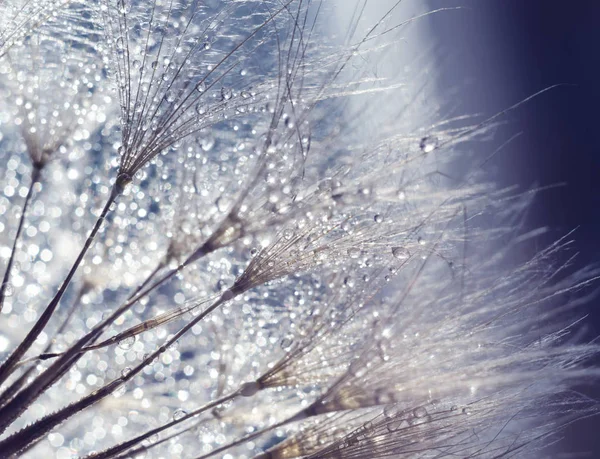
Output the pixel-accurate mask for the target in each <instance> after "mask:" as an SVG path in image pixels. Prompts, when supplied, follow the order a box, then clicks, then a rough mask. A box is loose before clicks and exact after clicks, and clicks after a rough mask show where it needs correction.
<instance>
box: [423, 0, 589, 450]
mask: <svg viewBox="0 0 600 459" xmlns="http://www.w3.org/2000/svg"><path fill="white" fill-rule="evenodd" d="M452 6H461V7H463V8H462V9H461V10H459V11H443V12H440V13H437V14H436V15H433V16H432V17H430V18H429V21H430V26H431V31H432V32H433V34H434V35H435V38H436V41H437V45H438V48H437V50H438V51H437V52H438V54H439V59H440V62H441V64H440V67H441V68H442V69H443V73H442V75H441V76H440V85H441V86H442V89H443V90H444V91H450V92H449V93H450V94H451V96H450V97H452V100H451V103H452V104H455V105H456V106H457V110H458V111H459V112H462V113H474V112H480V113H482V114H483V115H486V116H490V115H493V114H494V113H496V112H498V111H501V110H503V109H505V108H507V107H509V106H511V105H513V104H515V103H516V102H518V101H520V100H523V99H525V98H526V97H528V96H530V95H532V94H534V93H536V92H538V91H540V90H542V89H544V88H548V87H550V86H553V85H557V84H559V85H561V86H559V87H557V88H554V89H551V90H550V91H548V92H546V93H544V94H542V95H540V96H539V97H536V98H534V99H533V100H531V101H529V102H527V103H526V104H524V105H523V106H520V107H519V108H517V109H516V110H514V111H511V112H510V114H508V115H507V116H506V117H504V118H503V121H505V122H506V125H505V126H503V127H501V128H500V132H498V133H497V135H500V136H501V138H500V140H502V139H508V138H510V137H511V136H512V135H513V134H514V133H516V132H521V135H520V136H519V137H518V138H517V139H515V140H514V141H513V142H511V144H510V145H509V146H508V147H507V148H505V149H504V150H503V151H502V152H501V154H499V155H497V156H496V157H495V158H494V160H493V163H492V164H491V165H490V167H491V168H493V169H495V172H493V173H494V178H496V180H499V181H500V182H501V183H503V184H504V185H507V186H508V185H512V184H518V185H520V187H521V189H523V190H525V189H532V188H536V187H547V186H552V185H556V187H551V188H550V189H547V190H544V191H542V192H540V193H539V194H538V196H537V198H536V200H535V202H534V206H533V208H532V210H531V213H530V215H529V217H528V222H527V225H528V226H529V228H536V227H541V226H543V227H547V229H548V232H547V233H546V234H545V235H544V236H543V237H542V238H540V239H539V243H540V244H543V245H546V244H549V243H551V242H552V241H554V240H556V239H557V238H559V237H561V236H564V235H565V234H566V233H568V232H569V231H571V230H574V229H575V232H574V235H573V238H574V239H575V244H574V246H573V249H572V252H578V253H579V254H578V256H577V258H576V262H575V264H576V266H574V267H573V268H574V269H576V268H581V267H583V266H585V265H589V264H591V263H599V262H600V141H599V138H600V115H599V112H600V2H599V1H598V0H574V1H572V2H565V1H558V0H485V1H482V0H429V7H430V8H448V7H452ZM453 89H456V93H454V94H455V95H452V94H453V93H452V90H453ZM442 94H443V93H442ZM569 255H570V254H569ZM596 297H598V295H596ZM587 309H588V310H587V311H583V313H585V312H587V313H589V319H588V325H587V330H586V339H589V340H591V339H594V338H596V337H598V336H599V335H600V299H598V298H596V299H594V300H592V301H591V302H590V304H589V306H588V307H587ZM599 363H600V362H599ZM581 390H582V392H584V393H585V394H587V395H590V396H592V397H593V398H594V399H596V400H600V388H598V387H585V388H581ZM599 429H600V418H597V419H591V420H586V421H580V422H578V423H577V424H576V425H574V426H572V427H571V428H569V429H568V431H567V433H566V437H565V439H564V440H563V441H562V443H561V444H560V445H559V451H557V454H558V456H557V457H564V458H567V457H569V458H575V457H582V458H583V457H589V458H600V436H599V435H598V434H597V432H599V431H600V430H599ZM560 452H562V454H561V453H560Z"/></svg>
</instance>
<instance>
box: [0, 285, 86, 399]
mask: <svg viewBox="0 0 600 459" xmlns="http://www.w3.org/2000/svg"><path fill="white" fill-rule="evenodd" d="M85 292H86V287H85V285H84V286H82V287H81V288H80V289H79V293H78V294H77V297H76V298H75V301H73V304H72V305H71V307H70V309H69V312H68V313H67V316H66V317H65V318H64V319H63V322H62V324H61V325H60V327H58V330H56V332H55V334H54V336H55V337H56V336H59V335H60V334H61V333H62V332H63V331H64V330H65V329H66V328H67V325H68V324H69V322H70V320H71V317H73V313H74V312H75V310H76V309H77V306H79V302H80V301H81V298H82V297H83V295H84V294H85ZM53 344H54V343H53V342H52V340H50V342H49V343H48V345H47V346H46V348H45V349H44V352H43V353H42V354H40V355H38V356H37V357H32V358H30V359H25V360H21V361H20V362H19V363H17V364H16V365H15V369H16V368H19V367H21V366H23V365H26V364H27V363H32V362H35V361H36V360H43V359H40V356H44V355H60V354H49V352H50V350H51V349H52V346H53ZM35 368H36V366H35V365H31V366H30V367H29V368H27V370H25V371H24V372H23V374H21V376H19V378H18V379H17V380H16V381H15V382H13V383H12V384H11V385H10V386H9V387H8V388H7V389H5V390H4V392H3V393H2V395H0V407H2V406H4V405H6V402H8V400H10V399H11V398H12V396H13V395H14V394H16V393H17V391H18V390H19V389H21V387H23V386H24V385H25V382H27V380H28V379H29V376H30V375H31V373H32V372H33V370H35Z"/></svg>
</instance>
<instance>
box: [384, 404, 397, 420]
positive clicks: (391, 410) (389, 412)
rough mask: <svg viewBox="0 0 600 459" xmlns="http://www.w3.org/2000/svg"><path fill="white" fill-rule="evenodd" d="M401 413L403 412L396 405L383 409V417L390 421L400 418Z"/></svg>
mask: <svg viewBox="0 0 600 459" xmlns="http://www.w3.org/2000/svg"><path fill="white" fill-rule="evenodd" d="M400 413H401V412H400V410H399V409H398V407H397V406H396V405H386V406H385V407H384V408H383V415H384V416H385V417H386V418H388V419H391V418H393V417H395V416H398V415H399V414H400Z"/></svg>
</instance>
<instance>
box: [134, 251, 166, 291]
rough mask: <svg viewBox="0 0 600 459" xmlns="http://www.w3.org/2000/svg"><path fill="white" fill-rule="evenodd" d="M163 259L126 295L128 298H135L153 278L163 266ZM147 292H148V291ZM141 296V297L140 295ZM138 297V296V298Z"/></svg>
mask: <svg viewBox="0 0 600 459" xmlns="http://www.w3.org/2000/svg"><path fill="white" fill-rule="evenodd" d="M165 265H166V263H165V260H161V261H160V262H159V263H158V265H156V268H154V270H153V271H152V272H151V273H150V274H149V275H148V277H146V279H145V280H144V281H143V282H142V283H141V284H140V285H139V286H138V287H137V288H136V289H135V290H134V292H133V293H132V294H131V295H129V296H128V297H127V299H128V300H131V299H132V298H135V297H136V296H137V295H138V294H139V293H140V292H141V291H142V290H143V289H144V288H146V286H147V285H148V284H149V283H150V282H151V281H152V279H154V277H155V276H156V275H157V274H158V272H159V271H160V270H161V269H163V268H164V267H165ZM147 293H150V292H149V291H148V292H147ZM140 298H141V297H140ZM138 299H139V298H138Z"/></svg>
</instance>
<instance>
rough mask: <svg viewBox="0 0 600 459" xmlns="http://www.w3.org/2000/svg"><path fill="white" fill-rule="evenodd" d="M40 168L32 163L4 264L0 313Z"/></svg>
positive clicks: (0, 293)
mask: <svg viewBox="0 0 600 459" xmlns="http://www.w3.org/2000/svg"><path fill="white" fill-rule="evenodd" d="M40 174H41V169H40V167H39V166H36V165H34V166H33V170H32V171H31V184H30V185H29V190H28V191H27V196H26V197H25V202H24V203H23V209H22V210H21V218H20V219H19V226H17V234H16V236H15V240H14V242H13V246H12V250H11V252H10V257H9V259H8V264H7V265H6V271H5V272H4V278H3V279H2V284H0V313H1V312H2V307H3V306H4V300H5V299H6V290H7V289H8V285H9V284H8V282H9V280H10V271H11V269H12V265H13V262H14V259H15V254H16V252H17V243H18V242H19V239H20V238H21V232H22V231H23V225H24V223H25V215H26V214H27V208H28V206H29V202H30V201H31V196H32V195H33V188H34V186H35V184H36V183H37V182H39V180H40Z"/></svg>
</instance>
